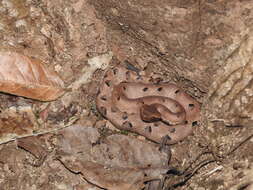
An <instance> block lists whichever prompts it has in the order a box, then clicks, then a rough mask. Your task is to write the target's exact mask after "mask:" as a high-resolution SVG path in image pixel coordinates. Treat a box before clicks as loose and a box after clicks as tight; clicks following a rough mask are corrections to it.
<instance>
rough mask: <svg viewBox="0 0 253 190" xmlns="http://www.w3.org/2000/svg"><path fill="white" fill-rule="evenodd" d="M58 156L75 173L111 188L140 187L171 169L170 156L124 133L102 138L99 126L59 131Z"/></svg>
mask: <svg viewBox="0 0 253 190" xmlns="http://www.w3.org/2000/svg"><path fill="white" fill-rule="evenodd" d="M56 156H57V157H58V159H59V160H60V162H61V163H63V165H64V166H65V167H66V168H68V169H69V170H71V171H72V172H74V173H80V174H81V175H82V176H83V177H84V178H85V179H86V180H87V181H89V182H90V183H92V184H95V185H97V186H99V187H102V188H106V189H109V190H116V189H117V190H118V189H121V190H129V189H131V190H137V189H141V187H142V186H143V183H144V182H145V181H149V180H150V179H159V177H160V176H161V174H164V173H166V171H167V170H168V162H169V159H170V155H168V154H166V153H164V152H161V151H159V150H158V146H157V145H155V144H151V143H148V142H145V141H140V140H138V139H136V138H133V137H129V136H125V135H111V136H109V137H107V138H103V139H100V134H99V133H98V131H97V129H95V128H92V127H83V126H77V125H76V126H71V127H68V128H66V129H64V130H61V131H60V132H59V133H58V140H57V153H56Z"/></svg>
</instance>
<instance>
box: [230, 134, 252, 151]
mask: <svg viewBox="0 0 253 190" xmlns="http://www.w3.org/2000/svg"><path fill="white" fill-rule="evenodd" d="M252 137H253V134H251V135H250V136H249V137H247V138H246V139H244V140H243V141H242V142H240V143H239V144H238V145H237V146H235V147H234V148H232V150H230V151H229V152H228V153H227V156H229V155H230V154H232V153H234V151H236V150H237V149H238V148H239V147H240V146H242V145H243V144H244V143H246V142H247V141H249V140H250V139H251V138H252Z"/></svg>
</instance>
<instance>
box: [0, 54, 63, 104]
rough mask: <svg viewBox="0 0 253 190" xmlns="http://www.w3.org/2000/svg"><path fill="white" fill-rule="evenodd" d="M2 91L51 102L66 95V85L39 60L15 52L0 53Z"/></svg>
mask: <svg viewBox="0 0 253 190" xmlns="http://www.w3.org/2000/svg"><path fill="white" fill-rule="evenodd" d="M0 91H2V92H6V93H10V94H14V95H18V96H24V97H27V98H31V99H37V100H41V101H51V100H55V99H57V98H58V97H59V96H61V95H62V94H63V93H64V83H63V81H62V80H61V79H60V78H59V76H58V75H57V74H56V73H55V72H53V71H50V70H49V69H48V68H47V67H46V66H45V65H44V64H43V63H41V62H40V61H38V60H35V59H32V58H29V57H26V56H24V55H21V54H18V53H15V52H0Z"/></svg>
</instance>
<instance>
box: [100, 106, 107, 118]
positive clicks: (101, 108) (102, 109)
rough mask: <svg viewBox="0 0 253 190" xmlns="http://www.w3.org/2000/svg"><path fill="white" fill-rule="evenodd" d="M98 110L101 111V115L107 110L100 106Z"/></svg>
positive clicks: (104, 114)
mask: <svg viewBox="0 0 253 190" xmlns="http://www.w3.org/2000/svg"><path fill="white" fill-rule="evenodd" d="M100 112H101V114H102V115H103V116H106V112H107V110H106V108H105V107H100Z"/></svg>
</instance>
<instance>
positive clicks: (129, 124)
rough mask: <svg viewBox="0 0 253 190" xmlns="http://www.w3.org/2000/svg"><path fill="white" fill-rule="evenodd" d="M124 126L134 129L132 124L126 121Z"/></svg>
mask: <svg viewBox="0 0 253 190" xmlns="http://www.w3.org/2000/svg"><path fill="white" fill-rule="evenodd" d="M122 126H123V127H125V128H132V127H133V125H132V123H130V122H129V121H125V122H124V123H123V125H122Z"/></svg>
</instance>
